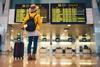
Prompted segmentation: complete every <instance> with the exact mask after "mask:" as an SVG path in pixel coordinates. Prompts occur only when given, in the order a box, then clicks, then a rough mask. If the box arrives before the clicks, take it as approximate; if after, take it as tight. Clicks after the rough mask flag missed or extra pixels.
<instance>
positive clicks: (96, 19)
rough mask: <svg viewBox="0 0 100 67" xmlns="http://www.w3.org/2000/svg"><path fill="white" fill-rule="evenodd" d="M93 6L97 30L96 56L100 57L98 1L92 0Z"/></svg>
mask: <svg viewBox="0 0 100 67" xmlns="http://www.w3.org/2000/svg"><path fill="white" fill-rule="evenodd" d="M92 5H93V20H94V29H95V42H96V54H99V55H100V13H99V11H98V7H97V2H96V0H92Z"/></svg>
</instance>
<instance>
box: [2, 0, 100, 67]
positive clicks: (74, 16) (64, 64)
mask: <svg viewBox="0 0 100 67" xmlns="http://www.w3.org/2000/svg"><path fill="white" fill-rule="evenodd" d="M32 4H35V5H37V6H38V7H39V8H38V11H37V13H38V14H40V16H41V18H42V25H41V27H40V33H39V40H38V47H37V53H36V60H28V55H27V45H28V32H27V31H26V30H25V29H24V30H23V29H22V22H23V20H24V17H25V16H26V14H27V13H28V10H29V7H30V6H31V5H32ZM17 38H20V39H21V42H23V43H24V52H23V54H24V55H23V58H14V51H15V42H17ZM32 44H34V43H33V42H32ZM21 45H22V44H21ZM33 47H34V46H33V45H32V46H31V49H32V50H33ZM19 52H20V51H19ZM0 67H100V0H0Z"/></svg>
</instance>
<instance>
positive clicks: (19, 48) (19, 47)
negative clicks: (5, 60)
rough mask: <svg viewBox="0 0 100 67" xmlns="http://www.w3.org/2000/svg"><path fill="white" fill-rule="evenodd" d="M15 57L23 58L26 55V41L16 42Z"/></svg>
mask: <svg viewBox="0 0 100 67" xmlns="http://www.w3.org/2000/svg"><path fill="white" fill-rule="evenodd" d="M13 56H14V59H15V58H16V59H21V58H22V59H23V56H24V43H23V42H15V45H14V53H13Z"/></svg>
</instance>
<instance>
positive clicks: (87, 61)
mask: <svg viewBox="0 0 100 67" xmlns="http://www.w3.org/2000/svg"><path fill="white" fill-rule="evenodd" d="M0 67H100V58H99V57H96V56H94V55H90V54H84V55H83V54H82V55H72V54H67V55H45V54H40V55H38V56H37V60H36V61H34V60H32V61H28V60H27V56H25V57H24V59H23V60H14V59H13V56H12V55H11V54H10V55H9V54H7V55H0Z"/></svg>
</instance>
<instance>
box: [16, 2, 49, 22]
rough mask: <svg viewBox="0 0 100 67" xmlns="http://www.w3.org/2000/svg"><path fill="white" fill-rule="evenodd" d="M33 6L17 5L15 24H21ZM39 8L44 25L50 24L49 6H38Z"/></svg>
mask: <svg viewBox="0 0 100 67" xmlns="http://www.w3.org/2000/svg"><path fill="white" fill-rule="evenodd" d="M30 5H31V4H16V6H15V22H16V23H21V22H23V20H24V17H25V16H26V14H27V13H28V11H29V7H30ZM36 5H37V6H39V9H38V13H39V14H40V16H41V17H42V20H43V23H47V22H49V5H48V4H36Z"/></svg>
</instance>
